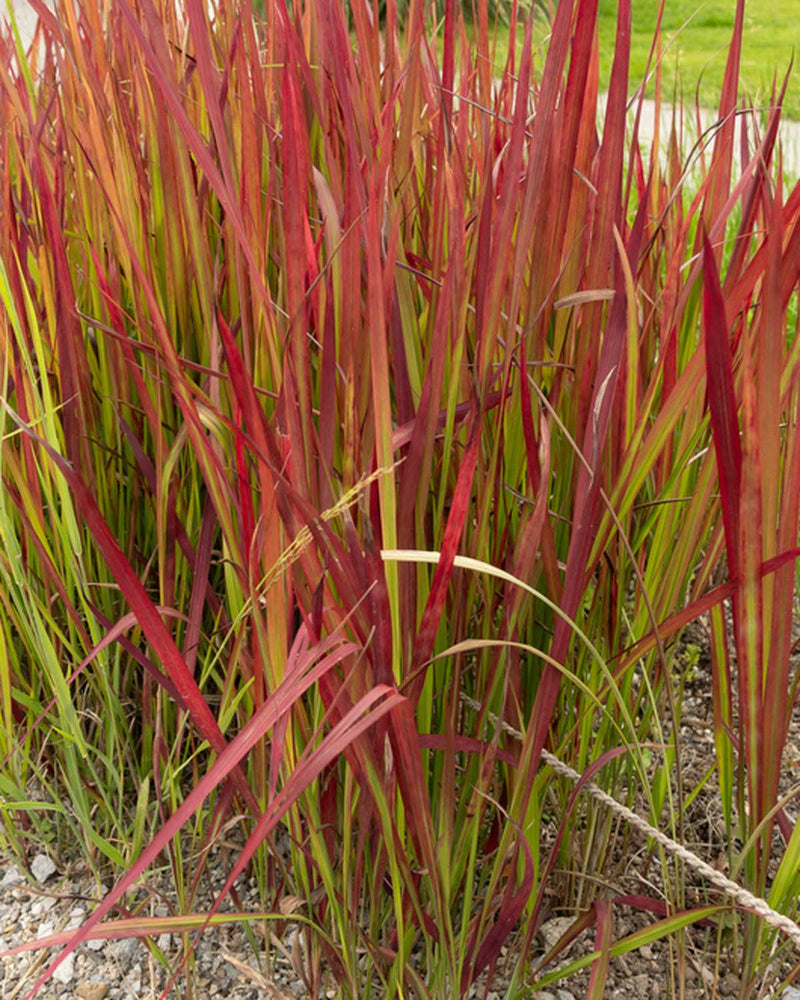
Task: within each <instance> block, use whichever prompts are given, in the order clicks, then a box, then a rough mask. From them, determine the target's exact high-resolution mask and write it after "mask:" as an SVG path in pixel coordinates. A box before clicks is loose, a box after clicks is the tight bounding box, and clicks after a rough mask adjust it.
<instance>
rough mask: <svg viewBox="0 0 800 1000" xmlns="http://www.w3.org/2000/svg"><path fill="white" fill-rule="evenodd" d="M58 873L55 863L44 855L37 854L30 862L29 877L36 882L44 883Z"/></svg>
mask: <svg viewBox="0 0 800 1000" xmlns="http://www.w3.org/2000/svg"><path fill="white" fill-rule="evenodd" d="M57 871H58V868H56V865H55V862H54V861H53V859H52V858H50V857H48V856H47V855H46V854H37V855H36V857H35V858H34V859H33V861H31V875H33V877H34V878H35V879H36V881H37V882H46V881H47V880H48V879H49V878H52V877H53V875H55V873H56V872H57Z"/></svg>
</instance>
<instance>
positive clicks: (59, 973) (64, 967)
mask: <svg viewBox="0 0 800 1000" xmlns="http://www.w3.org/2000/svg"><path fill="white" fill-rule="evenodd" d="M74 976H75V952H74V951H73V952H70V954H69V955H67V957H66V958H65V959H64V961H63V962H62V963H61V965H59V967H58V968H57V969H56V971H55V972H54V973H53V979H55V981H56V982H57V983H62V984H63V985H64V986H66V985H67V984H68V983H71V982H72V980H73V978H74Z"/></svg>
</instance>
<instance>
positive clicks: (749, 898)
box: [461, 692, 800, 951]
mask: <svg viewBox="0 0 800 1000" xmlns="http://www.w3.org/2000/svg"><path fill="white" fill-rule="evenodd" d="M461 701H462V702H463V703H464V704H465V705H467V706H468V707H469V708H471V709H473V711H475V712H483V706H482V705H481V704H480V702H477V701H475V700H474V699H472V698H469V697H468V696H467V695H465V694H464V693H463V692H462V694H461ZM486 715H487V717H488V719H489V720H490V721H491V722H492V723H493V724H494V725H495V726H496V725H497V724H498V723H499V724H500V727H501V728H502V730H503V732H505V733H508V735H509V736H513V737H514V739H516V740H519V741H520V742H522V741H523V739H524V736H523V734H522V733H521V732H519V731H518V730H516V729H514V728H512V727H511V726H509V724H508V723H507V722H504V721H501V720H499V719H498V718H497V716H496V715H492V714H491V713H490V712H487V713H486ZM542 758H543V759H544V761H545V763H547V764H549V765H550V767H552V769H553V770H554V771H555V772H556V773H557V774H560V775H562V777H564V778H568V779H569V780H570V781H572V782H574V783H575V784H577V783H578V782H579V781H580V780H581V776H580V775H579V774H578V772H577V771H574V770H573V769H572V768H571V767H569V765H567V764H564V763H563V762H562V761H560V760H559V759H558V757H555V756H554V755H553V754H551V753H549V752H548V751H547V750H544V749H543V750H542ZM582 787H583V790H584V791H587V792H588V793H589V794H590V795H591V796H592V798H594V799H597V801H598V802H602V803H603V805H605V806H608V808H609V809H611V810H612V811H613V812H615V813H616V814H617V815H618V816H621V817H622V818H623V819H625V820H627V822H628V823H630V825H631V826H632V827H634V828H635V829H637V830H638V831H639V832H640V833H643V834H644V835H645V836H647V837H652V838H653V840H655V841H657V842H658V843H659V844H660V845H661V846H662V847H663V848H664V850H665V851H668V852H669V853H670V854H674V855H675V856H676V857H677V858H680V860H681V861H683V862H685V863H686V864H687V865H688V866H689V867H690V868H693V869H694V870H695V871H696V872H699V873H700V874H701V875H702V876H703V877H704V878H707V879H708V881H709V882H711V883H713V884H714V885H715V886H717V888H718V889H722V891H723V892H724V893H726V894H727V895H728V896H730V897H731V898H732V899H734V900H735V901H736V902H737V903H739V904H740V905H741V906H744V907H746V908H747V909H749V910H752V911H753V912H754V913H757V914H758V915H759V916H760V917H762V918H763V919H764V920H766V922H767V923H768V924H769V925H770V926H771V927H775V928H776V929H777V930H780V931H783V932H784V934H787V935H788V936H789V937H790V938H791V939H792V941H793V942H794V945H795V947H796V948H797V949H798V951H800V926H798V924H796V923H795V922H794V920H790V919H789V917H787V916H785V915H784V914H783V913H778V911H777V910H773V909H772V907H771V906H770V905H769V903H767V901H766V900H765V899H762V898H761V897H760V896H754V895H753V893H752V892H748V891H747V889H745V888H743V887H742V886H740V885H739V884H738V882H734V881H733V880H732V879H729V878H726V876H725V875H723V874H722V872H720V871H717V869H716V868H712V867H711V865H709V864H707V863H706V862H705V861H703V859H702V858H699V857H698V856H697V855H696V854H694V853H693V852H692V851H690V850H689V849H688V848H686V847H684V846H683V845H682V844H679V843H678V842H677V841H676V840H673V839H672V838H671V837H668V836H667V835H666V834H665V833H662V832H661V831H660V830H657V829H656V828H655V827H653V826H650V824H649V823H647V822H646V821H645V820H643V819H642V818H641V816H639V815H638V814H637V813H635V812H634V811H633V810H632V809H629V808H628V807H627V806H624V805H622V804H621V803H620V802H617V800H616V799H614V798H612V797H611V796H610V795H609V794H608V793H607V792H604V791H603V789H602V788H600V787H599V786H598V785H596V784H595V783H594V782H593V781H587V782H586V783H585V784H584V785H583V786H582Z"/></svg>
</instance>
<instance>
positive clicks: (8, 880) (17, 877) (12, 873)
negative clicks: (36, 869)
mask: <svg viewBox="0 0 800 1000" xmlns="http://www.w3.org/2000/svg"><path fill="white" fill-rule="evenodd" d="M24 881H25V876H24V875H23V874H22V872H21V871H20V870H19V868H17V866H16V865H9V866H8V868H6V870H5V874H4V875H3V879H2V881H0V889H5V888H7V887H8V886H10V885H16V883H18V882H24Z"/></svg>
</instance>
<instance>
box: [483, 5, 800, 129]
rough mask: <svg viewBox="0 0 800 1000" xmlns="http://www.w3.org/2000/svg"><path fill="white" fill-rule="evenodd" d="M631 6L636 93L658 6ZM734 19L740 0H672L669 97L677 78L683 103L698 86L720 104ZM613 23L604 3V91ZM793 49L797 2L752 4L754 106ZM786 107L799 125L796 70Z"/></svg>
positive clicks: (667, 30)
mask: <svg viewBox="0 0 800 1000" xmlns="http://www.w3.org/2000/svg"><path fill="white" fill-rule="evenodd" d="M632 7H633V30H632V37H631V75H630V82H631V90H632V91H633V90H634V89H635V88H636V86H638V84H639V83H640V82H641V80H642V79H643V77H644V73H645V66H646V64H647V56H648V53H649V51H650V45H651V42H652V38H653V32H654V30H655V26H656V14H657V9H658V4H657V3H656V0H633V4H632ZM735 13H736V3H735V0H716V2H711V3H707V4H704V5H702V6H698V4H697V2H696V0H669V2H668V3H667V5H666V9H665V12H664V19H663V23H662V31H663V40H664V46H665V47H666V45H667V43H668V42H669V41H670V39H672V38H675V41H674V42H673V43H672V45H671V46H670V48H669V50H668V51H667V53H666V55H665V57H664V62H663V72H664V77H663V79H664V84H665V96H667V95H670V96H671V93H672V87H673V83H674V82H675V81H676V78H677V84H678V95H679V96H680V93H681V89H682V91H683V97H684V99H686V100H694V95H695V89H696V87H697V85H698V81H699V87H700V99H701V103H702V104H703V105H705V106H709V107H714V106H715V105H716V104H717V102H718V101H719V93H720V89H721V86H722V77H723V74H724V72H725V60H726V58H727V54H728V46H729V44H730V40H731V35H732V34H733V24H734V17H735ZM616 19H617V3H616V0H600V3H599V34H600V77H601V86H602V87H603V88H604V89H605V88H606V87H607V86H608V79H609V76H610V73H611V62H612V58H613V53H614V34H615V31H616ZM541 24H542V27H541V32H540V35H539V37H540V39H541V40H545V39H546V37H547V25H546V24H545V23H544V19H542V22H541ZM684 26H685V27H684ZM681 29H682V30H681ZM676 36H677V37H676ZM506 45H507V39H506V40H504V44H502V45H501V46H500V47H499V53H498V55H499V56H500V57H501V58H503V57H504V55H505V51H506ZM793 48H794V49H798V50H800V7H799V6H798V2H797V0H747V3H746V5H745V27H744V39H743V46H742V65H741V74H740V80H741V88H742V89H743V90H744V92H745V94H746V95H747V97H748V99H749V100H751V101H753V103H755V104H760V105H765V104H766V103H767V102H768V99H769V96H770V92H771V89H772V80H773V75H774V74H776V73H777V76H778V81H779V84H780V82H781V81H782V79H783V76H784V75H785V73H786V71H787V69H788V67H789V65H790V63H791V60H792V50H793ZM676 74H677V76H676ZM652 92H653V85H652V83H651V85H650V87H649V88H648V95H649V96H652ZM784 109H785V113H786V114H787V116H788V117H791V118H795V119H800V72H799V71H798V67H796V66H795V68H794V69H793V71H792V75H791V78H790V80H789V87H788V90H787V94H786V100H785V103H784Z"/></svg>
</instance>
